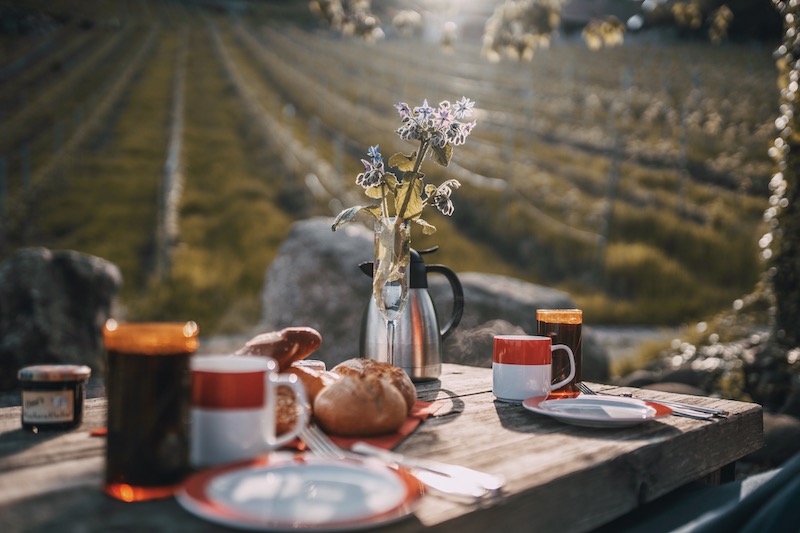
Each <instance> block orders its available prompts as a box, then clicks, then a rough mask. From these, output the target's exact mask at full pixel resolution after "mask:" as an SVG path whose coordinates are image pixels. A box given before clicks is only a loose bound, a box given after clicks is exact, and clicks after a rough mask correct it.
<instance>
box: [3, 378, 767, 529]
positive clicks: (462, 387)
mask: <svg viewBox="0 0 800 533" xmlns="http://www.w3.org/2000/svg"><path fill="white" fill-rule="evenodd" d="M592 385H593V386H594V387H595V388H596V389H598V390H603V391H607V392H608V393H612V394H619V393H622V392H632V393H634V394H640V393H642V392H643V391H637V390H636V389H617V388H614V387H607V386H602V385H597V384H592ZM417 389H418V395H419V397H420V398H422V399H426V400H440V401H443V402H444V404H445V405H444V406H443V407H442V409H440V410H439V411H438V412H437V413H436V415H435V416H433V417H431V418H429V419H428V420H427V421H426V422H425V423H424V424H422V425H421V426H420V427H419V428H418V429H417V431H416V432H415V433H414V434H412V435H411V436H410V437H409V438H408V439H406V440H405V441H404V442H403V443H402V444H401V445H400V446H399V448H398V450H399V451H401V452H404V453H408V454H412V455H416V456H420V457H430V458H433V459H437V460H441V461H446V462H451V463H456V464H462V465H464V466H469V467H473V468H477V469H480V470H484V471H487V472H491V473H495V474H500V475H503V476H505V478H506V479H507V492H506V497H505V498H504V499H503V500H502V501H499V502H496V503H494V504H493V505H491V506H486V507H485V508H476V507H474V506H470V505H465V504H463V503H457V502H453V501H449V500H446V499H442V498H438V497H427V498H424V499H423V501H422V502H421V504H420V506H419V508H418V509H417V511H416V512H415V514H414V516H413V517H411V518H410V519H408V520H404V521H402V522H400V523H397V524H393V525H391V526H388V527H387V528H385V530H386V531H398V532H406V531H418V530H423V529H425V530H427V529H429V528H432V529H435V530H436V531H457V532H458V533H464V532H467V531H485V530H487V529H490V530H492V531H495V530H504V529H508V530H519V529H524V530H534V529H535V530H542V531H547V530H554V529H556V528H559V529H562V528H568V529H570V530H572V531H588V530H591V529H592V528H595V527H597V526H599V525H601V524H603V523H605V522H608V521H609V520H611V519H613V518H616V517H618V516H621V515H622V514H624V513H626V512H628V511H630V510H632V509H634V508H636V506H638V505H640V504H641V503H643V502H647V501H650V500H652V499H654V498H657V497H658V496H660V495H662V494H664V493H666V492H668V491H671V490H674V489H675V488H677V487H680V486H682V485H683V484H685V483H687V482H689V481H692V480H695V479H698V478H700V477H702V476H704V475H706V474H708V473H710V472H713V471H715V470H717V469H719V468H720V467H722V466H724V465H725V464H727V463H730V462H731V461H734V460H736V459H739V458H741V457H742V456H744V455H746V454H747V453H750V452H751V451H754V450H756V449H758V448H759V447H760V446H761V445H762V438H763V437H762V425H761V424H762V422H761V408H760V407H759V406H758V405H756V404H748V403H742V402H732V401H727V400H719V399H709V398H694V397H679V396H677V395H670V394H666V393H655V392H654V391H647V393H648V394H651V393H652V394H654V395H655V394H658V395H659V397H662V398H670V399H678V398H681V399H683V400H686V401H688V402H690V403H691V402H696V403H701V402H702V403H703V404H705V405H715V406H720V407H723V408H725V409H727V410H729V411H730V412H731V415H730V416H729V417H728V418H726V419H715V420H712V421H698V420H691V419H686V418H679V417H667V418H665V419H660V420H657V421H651V422H647V423H644V424H640V425H638V426H634V427H631V428H621V429H590V428H580V427H574V426H569V425H565V424H561V423H560V422H557V421H555V420H552V419H550V418H548V417H544V416H541V415H537V414H535V413H531V412H528V411H527V410H525V409H524V408H523V407H521V406H519V405H512V404H507V403H502V402H497V401H495V400H494V397H493V396H492V394H491V370H490V369H485V368H471V367H462V366H458V365H444V371H443V374H442V377H441V379H440V380H437V381H433V382H428V383H423V384H419V385H418V387H417ZM105 410H106V403H105V400H104V399H92V400H87V401H86V406H85V409H84V423H83V424H82V426H81V427H80V428H78V429H76V430H73V431H69V432H59V433H46V432H43V433H40V434H32V433H29V432H23V431H22V429H21V424H20V420H19V415H20V409H19V407H10V408H5V409H0V530H2V531H17V530H25V531H45V530H48V531H50V530H53V529H54V528H55V529H57V530H59V531H61V530H76V531H78V530H79V531H107V530H109V529H120V530H137V531H139V530H148V531H178V532H181V531H200V532H205V531H218V530H221V528H218V527H217V526H214V525H213V524H210V523H207V522H205V521H203V520H200V519H198V518H195V517H194V516H192V515H190V514H189V513H187V512H185V511H183V510H182V508H180V506H179V505H178V504H177V503H176V502H175V501H174V500H171V499H170V500H163V501H157V502H146V503H138V504H126V503H122V502H118V501H115V500H113V499H112V498H109V497H107V496H105V495H104V494H103V493H102V491H101V489H100V483H101V479H102V470H103V450H104V446H105V439H104V438H102V437H92V436H91V435H90V432H91V430H93V429H96V428H99V427H102V426H104V425H105ZM565 509H578V510H577V511H566V512H565ZM565 516H566V518H565ZM565 520H566V523H565Z"/></svg>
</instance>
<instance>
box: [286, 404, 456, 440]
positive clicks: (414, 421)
mask: <svg viewBox="0 0 800 533" xmlns="http://www.w3.org/2000/svg"><path fill="white" fill-rule="evenodd" d="M443 405H444V402H425V401H422V400H417V403H415V404H414V407H413V408H412V409H411V414H410V415H408V417H407V418H406V420H405V422H403V425H402V426H400V429H398V430H397V431H396V432H394V433H389V434H387V435H378V436H375V437H340V436H337V435H330V438H331V440H332V441H333V442H335V443H336V444H338V445H339V446H341V447H342V448H346V449H348V450H349V449H350V448H351V447H352V446H353V444H355V443H356V442H366V443H368V444H372V445H373V446H377V447H378V448H383V449H384V450H391V449H393V448H395V447H396V446H397V445H399V444H400V443H401V442H403V440H404V439H405V438H406V437H408V436H409V435H411V434H412V433H413V432H414V430H415V429H417V426H419V425H420V424H421V423H422V422H423V421H424V420H426V419H427V418H428V417H429V416H431V415H432V414H434V413H435V412H436V411H438V410H439V409H440V408H441V407H442V406H443ZM288 447H290V448H294V449H297V450H307V449H308V446H306V444H305V443H304V442H301V441H300V440H296V441H294V442H292V443H291V444H289V445H288Z"/></svg>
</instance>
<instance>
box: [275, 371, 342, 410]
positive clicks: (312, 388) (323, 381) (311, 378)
mask: <svg viewBox="0 0 800 533" xmlns="http://www.w3.org/2000/svg"><path fill="white" fill-rule="evenodd" d="M299 363H301V361H296V362H294V363H292V366H290V367H289V368H287V369H286V374H294V375H295V376H297V378H298V379H299V380H300V382H301V383H302V384H303V386H304V387H305V389H306V396H307V397H308V401H309V402H311V404H312V405H313V403H314V400H315V399H316V397H317V394H319V392H320V391H321V390H322V389H323V388H324V387H327V386H328V385H330V384H332V383H333V382H334V381H336V380H338V379H339V378H341V376H340V375H339V374H334V373H333V372H328V371H327V370H323V371H319V370H315V369H314V368H312V367H310V366H308V365H303V364H299Z"/></svg>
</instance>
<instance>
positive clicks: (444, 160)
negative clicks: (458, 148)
mask: <svg viewBox="0 0 800 533" xmlns="http://www.w3.org/2000/svg"><path fill="white" fill-rule="evenodd" d="M431 150H432V151H431V159H433V161H434V162H435V163H439V164H440V165H442V166H443V167H446V166H447V165H449V164H450V158H451V157H453V147H452V146H450V143H447V144H445V145H444V147H442V146H437V145H435V144H434V145H431Z"/></svg>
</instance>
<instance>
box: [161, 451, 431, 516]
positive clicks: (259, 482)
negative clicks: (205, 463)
mask: <svg viewBox="0 0 800 533" xmlns="http://www.w3.org/2000/svg"><path fill="white" fill-rule="evenodd" d="M422 494H423V486H422V484H421V483H420V482H419V481H418V480H417V479H416V478H415V477H414V476H412V475H411V474H410V473H408V472H407V471H406V470H403V469H399V470H394V469H390V468H388V467H386V466H384V465H382V464H378V463H374V462H370V461H365V462H361V461H352V460H336V459H325V458H320V457H314V456H310V455H309V456H301V455H299V454H292V453H276V454H273V455H271V456H268V457H264V458H260V459H257V460H254V461H248V462H245V463H236V464H233V465H228V466H223V467H219V468H214V469H211V470H205V471H202V472H199V473H197V474H194V475H193V476H191V477H190V478H189V479H188V480H187V481H186V482H185V483H184V485H183V486H182V488H181V489H180V490H179V491H178V493H177V494H176V498H177V500H178V503H180V505H181V506H183V507H184V508H185V509H186V510H187V511H189V512H190V513H192V514H195V515H197V516H199V517H201V518H204V519H206V520H209V521H211V522H215V523H217V524H222V525H225V526H230V527H235V528H239V529H246V530H250V531H288V530H298V529H300V530H307V531H344V530H347V531H352V530H355V529H364V528H368V527H374V526H377V525H381V524H386V523H389V522H393V521H396V520H400V519H401V518H403V517H405V516H408V515H409V514H411V513H412V512H413V510H414V508H415V505H416V503H417V502H418V500H419V499H420V497H421V496H422Z"/></svg>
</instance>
